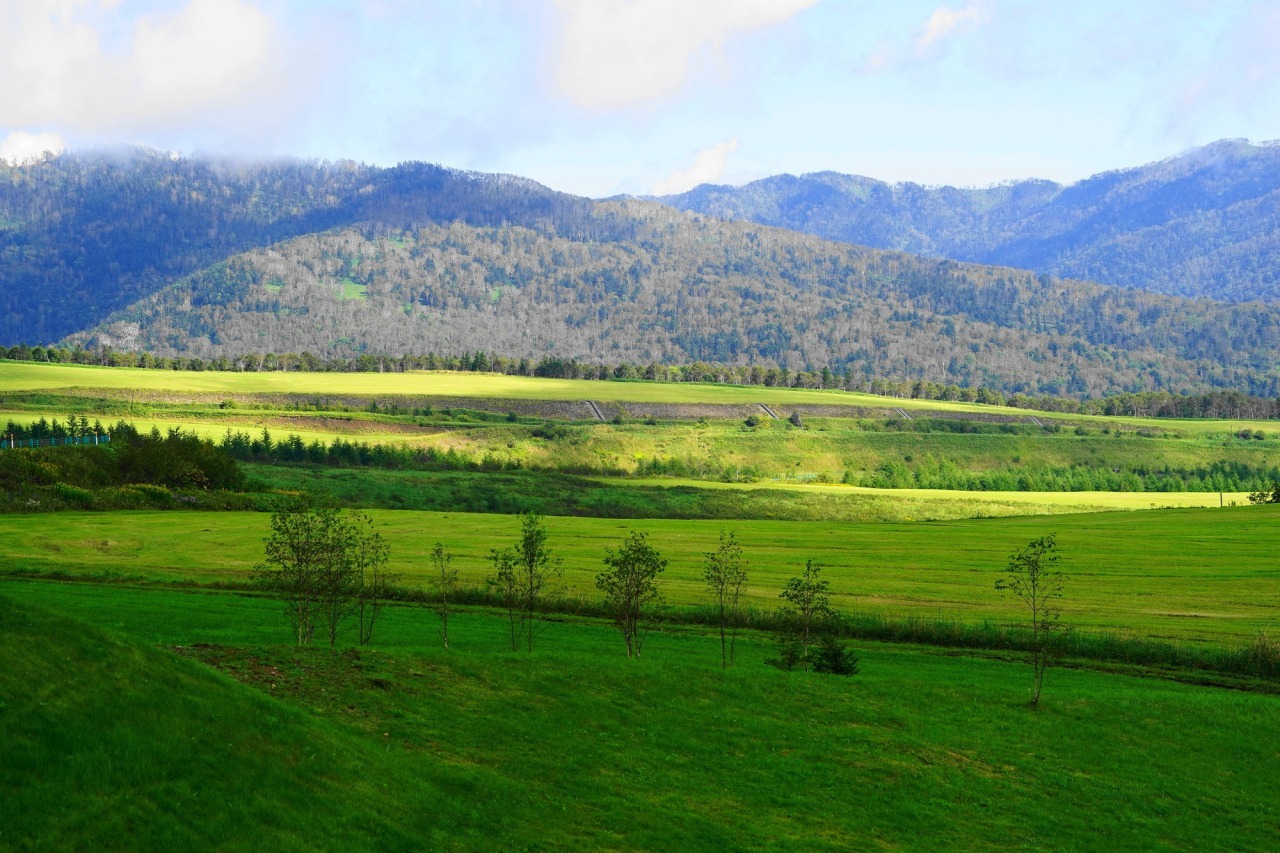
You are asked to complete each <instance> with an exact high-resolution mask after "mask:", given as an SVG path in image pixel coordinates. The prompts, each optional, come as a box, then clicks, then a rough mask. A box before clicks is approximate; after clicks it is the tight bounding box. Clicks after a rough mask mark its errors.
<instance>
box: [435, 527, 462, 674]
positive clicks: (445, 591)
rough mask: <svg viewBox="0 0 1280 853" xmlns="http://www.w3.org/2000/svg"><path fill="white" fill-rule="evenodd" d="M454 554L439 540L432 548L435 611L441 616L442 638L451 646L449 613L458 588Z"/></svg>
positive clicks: (446, 646) (446, 645) (447, 645)
mask: <svg viewBox="0 0 1280 853" xmlns="http://www.w3.org/2000/svg"><path fill="white" fill-rule="evenodd" d="M452 563H453V555H452V554H450V553H449V552H448V551H447V550H446V549H445V547H444V544H443V543H441V542H437V543H436V546H435V547H434V548H432V549H431V585H432V586H433V587H435V589H436V602H435V611H436V615H437V616H439V617H440V640H441V642H443V643H444V647H445V648H446V649H447V648H449V614H450V613H451V612H452V607H453V603H452V599H453V594H454V591H455V590H457V588H458V570H457V569H455V568H453V567H452Z"/></svg>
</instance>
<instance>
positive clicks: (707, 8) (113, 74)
mask: <svg viewBox="0 0 1280 853" xmlns="http://www.w3.org/2000/svg"><path fill="white" fill-rule="evenodd" d="M0 39H2V40H3V44H0V156H5V157H7V158H10V159H19V158H21V157H23V156H26V155H29V154H30V153H31V152H33V151H39V150H42V149H45V148H49V149H59V148H62V147H71V148H88V147H92V146H98V145H107V144H119V143H137V144H143V145H149V146H152V147H156V148H161V149H169V150H175V151H180V152H184V153H196V152H200V153H216V154H230V155H237V156H250V157H261V156H280V155H291V156H302V157H318V158H325V159H340V158H350V159H355V160H360V161H364V162H370V163H378V164H384V165H390V164H394V163H396V162H399V161H402V160H427V161H431V162H439V163H444V164H446V165H450V166H456V167H461V168H468V169H477V170H482V171H501V172H511V173H515V174H519V175H524V176H527V177H531V178H534V179H535V180H538V181H541V182H543V183H545V184H548V185H549V186H552V187H554V188H556V189H560V190H565V191H568V192H575V193H580V194H583V195H591V196H606V195H612V194H615V193H623V192H627V193H649V192H654V191H657V192H674V191H681V190H684V189H687V188H688V187H690V186H692V185H693V184H695V183H698V182H700V181H716V182H721V183H742V182H745V181H748V180H752V179H754V178H759V177H763V176H765V175H770V174H776V173H780V172H791V173H795V174H799V173H803V172H811V171H820V170H824V169H830V170H835V171H840V172H849V173H855V174H863V175H869V176H872V177H875V178H880V179H884V180H889V181H899V180H913V181H917V182H920V183H928V184H953V185H962V186H972V185H986V184H990V183H994V182H997V181H1001V180H1006V179H1015V178H1024V177H1045V178H1051V179H1054V180H1059V181H1071V180H1076V179H1079V178H1082V177H1085V176H1087V175H1090V174H1093V173H1096V172H1099V171H1104V170H1107V169H1113V168H1120V167H1125V166H1131V165H1137V164H1140V163H1146V162H1151V161H1154V160H1159V159H1163V158H1165V157H1168V156H1171V155H1173V154H1176V153H1178V152H1180V151H1183V150H1186V149H1187V148H1190V147H1194V146H1196V145H1201V144H1204V143H1207V142H1210V141H1213V140H1215V139H1220V138H1224V137H1244V138H1249V139H1252V140H1254V141H1263V140H1272V139H1277V138H1280V52H1277V51H1276V50H1275V49H1274V45H1276V44H1280V2H1230V0H1222V2H1206V0H1165V2H1160V3H1155V2H1150V3H1148V2H1128V3H1126V2H1119V1H1118V2H1110V3H1102V2H1087V0H1082V2H1075V3H1069V4H1068V3H1050V2H1020V1H1019V0H950V2H942V3H939V2H937V0H923V2H915V0H899V2H856V0H470V2H468V0H450V2H435V0H425V2H424V0H419V2H407V0H367V2H338V1H337V0H311V2H305V3H304V2H295V1H294V0H164V2H161V0H151V1H150V2H146V0H137V2H130V0H42V2H39V3H34V2H30V0H0Z"/></svg>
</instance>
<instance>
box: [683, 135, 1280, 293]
mask: <svg viewBox="0 0 1280 853" xmlns="http://www.w3.org/2000/svg"><path fill="white" fill-rule="evenodd" d="M660 200H661V201H663V202H664V203H666V204H670V205H672V206H673V207H677V208H680V209H682V210H689V211H694V212H698V213H703V214H707V215H710V216H717V217H722V218H726V219H744V220H748V221H751V222H756V223H760V224H763V225H773V226H778V227H781V228H790V229H793V230H796V231H803V232H805V233H808V234H813V235H816V236H819V237H823V238H826V239H828V240H840V241H843V242H847V243H856V244H858V245H864V246H875V247H877V248H882V249H897V250H901V251H905V252H912V253H915V254H920V255H925V256H928V257H941V258H954V259H957V260H965V261H972V262H975V263H987V264H1000V265H1004V266H1013V267H1020V268H1024V269H1030V270H1034V271H1036V272H1042V273H1049V274H1052V275H1058V276H1063V277H1068V278H1079V279H1087V280H1090V281H1099V282H1104V283H1107V284H1117V285H1122V286H1125V287H1131V288H1137V289H1141V290H1150V291H1154V292H1158V293H1169V294H1175V295H1181V296H1207V297H1210V298H1213V299H1222V300H1231V301H1247V300H1252V299H1262V300H1269V301H1276V300H1280V145H1277V144H1263V145H1251V144H1249V143H1247V142H1245V141H1243V140H1223V141H1221V142H1217V143H1214V144H1212V145H1208V146H1205V147H1203V148H1198V149H1195V150H1192V151H1189V152H1187V153H1185V154H1183V155H1181V156H1178V157H1173V158H1171V159H1169V160H1165V161H1163V162H1160V163H1153V164H1150V165H1147V166H1142V167H1139V168H1134V169H1125V170H1121V171H1114V172H1106V173H1103V174H1099V175H1095V176H1093V177H1091V178H1088V179H1086V180H1083V181H1080V182H1078V183H1074V184H1071V185H1069V186H1064V185H1061V184H1056V183H1053V182H1051V181H1043V180H1027V181H1015V182H1009V183H1005V184H1001V185H999V186H994V187H988V188H985V189H957V188H954V187H924V186H920V185H919V184H913V183H899V184H887V183H884V182H881V181H877V180H873V179H871V178H865V177H859V176H856V175H843V174H838V173H835V172H819V173H816V174H809V175H803V176H800V177H795V176H792V175H778V176H775V177H770V178H765V179H763V180H759V181H754V182H752V183H749V184H747V185H745V186H741V187H728V186H714V185H710V184H703V185H701V186H699V187H696V188H694V189H692V190H690V191H689V192H687V193H683V194H681V195H675V196H666V197H663V198H662V199H660Z"/></svg>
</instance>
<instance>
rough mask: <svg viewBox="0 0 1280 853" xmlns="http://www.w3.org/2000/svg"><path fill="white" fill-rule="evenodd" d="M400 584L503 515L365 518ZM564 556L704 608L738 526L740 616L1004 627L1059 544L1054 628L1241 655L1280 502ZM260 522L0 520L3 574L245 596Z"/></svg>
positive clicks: (671, 524) (758, 531)
mask: <svg viewBox="0 0 1280 853" xmlns="http://www.w3.org/2000/svg"><path fill="white" fill-rule="evenodd" d="M370 515H371V516H372V517H373V519H374V522H375V525H376V527H377V529H378V530H379V531H380V532H381V533H382V535H383V536H384V537H385V538H386V539H387V541H388V543H389V544H390V547H391V555H392V561H391V562H392V567H393V569H394V570H396V571H398V572H401V573H403V575H404V577H405V582H406V583H407V584H409V585H410V586H423V585H424V584H425V583H426V577H427V573H428V571H429V563H428V560H427V554H428V553H429V551H430V550H431V548H432V546H433V545H434V543H435V542H437V541H440V542H443V543H444V544H445V545H446V547H448V548H449V549H450V550H451V551H453V553H454V554H455V561H454V565H455V566H456V567H457V568H458V569H459V572H460V574H461V577H462V580H463V583H464V584H473V585H480V584H483V583H484V579H485V578H486V577H487V576H488V575H489V574H490V572H491V567H490V564H489V561H488V554H489V552H490V551H491V550H492V549H494V548H499V547H504V546H506V545H509V544H511V543H512V542H513V541H514V539H515V536H516V533H517V531H518V529H519V520H518V518H516V517H515V516H509V515H486V514H467V513H438V512H396V511H385V510H373V511H370ZM545 521H546V526H547V529H548V531H549V533H550V539H549V545H550V546H551V548H552V549H553V551H554V552H555V553H556V554H558V555H561V556H562V557H563V558H564V574H563V578H562V584H563V589H564V590H565V591H566V592H568V593H570V594H578V595H584V596H588V597H591V598H593V599H594V598H595V597H596V595H597V593H596V591H595V586H594V580H595V576H596V574H597V573H598V572H599V571H600V570H601V569H602V567H603V566H602V563H601V558H602V557H603V555H604V551H605V548H606V547H617V545H618V544H619V543H620V542H621V540H622V539H623V538H624V537H625V536H626V535H627V532H628V531H630V530H642V531H645V532H647V533H648V534H649V537H650V540H651V542H652V543H653V545H654V546H655V547H656V548H657V549H658V550H659V551H660V552H661V553H662V555H663V556H664V557H665V558H666V559H667V560H668V561H669V565H668V568H667V570H666V572H665V574H664V575H663V578H662V585H663V590H664V592H665V594H666V597H667V599H668V601H669V602H671V603H673V604H677V605H679V604H690V603H699V602H704V601H705V600H706V599H705V594H704V590H703V584H702V580H701V577H702V565H703V555H704V554H705V553H706V552H708V551H711V550H713V549H714V548H715V546H716V543H717V541H718V538H719V535H720V533H721V531H734V532H735V533H736V535H737V537H738V539H739V541H740V542H741V543H742V546H743V549H744V551H745V553H746V556H747V558H748V559H749V560H750V569H749V574H750V584H749V587H748V589H747V598H748V601H749V603H751V604H753V605H757V606H763V607H773V606H776V604H777V601H778V598H777V596H778V592H779V591H780V590H781V589H782V586H783V584H784V583H785V582H786V580H787V578H789V577H792V576H795V575H798V574H799V573H800V571H801V570H802V568H803V566H804V563H805V560H807V559H810V558H812V559H814V560H817V561H818V562H820V563H822V564H824V565H825V566H826V568H825V569H824V576H825V577H827V578H829V579H830V581H831V586H832V591H833V593H834V597H833V600H834V602H835V604H836V605H837V606H838V607H840V608H841V609H844V610H847V611H857V612H862V613H880V614H885V615H890V616H921V617H926V618H943V619H956V620H961V621H978V620H981V619H994V620H998V621H1002V622H1016V621H1020V620H1021V619H1022V618H1023V614H1022V613H1021V611H1020V610H1019V609H1018V608H1017V607H1016V606H1015V605H1014V603H1013V602H1011V601H1008V600H1006V599H1003V598H1002V597H1001V596H1000V595H999V594H997V593H996V591H995V589H994V584H995V580H996V578H997V577H998V576H999V575H1000V573H1001V572H1002V571H1003V569H1004V567H1005V565H1006V562H1007V560H1008V557H1009V555H1010V554H1011V553H1012V552H1013V551H1015V550H1016V549H1018V548H1021V547H1022V546H1024V545H1026V543H1027V542H1029V541H1030V540H1032V539H1035V538H1038V537H1040V536H1042V535H1045V534H1046V533H1056V534H1057V537H1058V543H1059V550H1060V551H1061V554H1062V563H1061V568H1062V569H1063V571H1065V572H1066V573H1067V574H1068V575H1069V576H1070V581H1069V584H1068V587H1067V592H1066V595H1065V597H1064V599H1063V602H1062V603H1063V611H1064V619H1065V621H1066V622H1067V623H1068V624H1070V625H1073V626H1075V627H1077V628H1080V629H1089V630H1108V631H1119V632H1124V633H1133V634H1136V635H1139V636H1144V637H1152V638H1159V639H1173V640H1178V641H1197V642H1211V643H1218V644H1226V645H1231V646H1240V645H1243V644H1244V643H1245V642H1247V641H1248V639H1249V638H1250V637H1252V635H1253V634H1254V633H1255V632H1256V631H1258V630H1259V629H1264V628H1266V629H1271V630H1273V631H1274V630H1275V628H1276V624H1277V615H1278V614H1280V565H1277V563H1276V560H1275V555H1276V554H1280V524H1277V521H1280V507H1270V506H1264V507H1227V508H1225V509H1182V510H1153V511H1143V512H1132V513H1098V514H1093V515H1074V516H1066V515H1064V516H1055V517H1052V518H1042V517H1030V518H1026V517H1024V518H1004V519H977V520H961V521H947V522H915V523H840V522H776V521H675V520H665V519H644V520H616V519H601V518H547V519H546V520H545ZM269 522H270V517H269V516H268V515H266V514H259V513H229V512H228V513H200V512H174V511H170V512H115V513H71V512H66V513H50V514H43V515H6V516H0V572H7V573H13V572H27V573H30V572H36V573H50V572H63V573H67V574H70V575H72V576H74V575H85V576H95V575H97V576H107V577H116V578H120V577H125V578H136V579H138V580H158V581H165V582H195V583H200V584H210V583H218V582H225V583H233V584H244V583H245V582H246V581H247V579H248V574H249V571H250V570H251V569H252V567H253V566H254V564H255V563H257V562H259V561H260V560H261V559H262V541H263V538H264V537H265V535H266V533H267V529H268V525H269Z"/></svg>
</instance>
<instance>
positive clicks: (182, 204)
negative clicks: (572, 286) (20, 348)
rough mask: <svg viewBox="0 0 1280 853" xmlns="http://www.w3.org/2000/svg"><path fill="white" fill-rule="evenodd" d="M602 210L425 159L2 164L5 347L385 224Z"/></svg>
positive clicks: (135, 158) (0, 299) (50, 336)
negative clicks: (217, 271) (227, 270)
mask: <svg viewBox="0 0 1280 853" xmlns="http://www.w3.org/2000/svg"><path fill="white" fill-rule="evenodd" d="M589 207H590V202H588V201H587V200H586V199H579V198H575V197H573V196H568V195H564V194H562V193H556V192H553V191H551V190H549V189H547V188H546V187H542V186H540V185H538V184H535V183H534V182H532V181H526V180H523V179H520V178H512V177H509V176H503V175H477V174H472V173H466V172H459V171H456V170H451V169H445V168H441V167H439V166H430V165H426V164H422V163H409V164H405V165H402V166H398V167H396V168H393V169H379V168H374V167H370V166H363V165H359V164H356V163H351V162H338V163H325V162H307V161H280V162H276V163H256V164H246V163H234V162H226V161H215V160H206V159H200V158H179V157H171V156H170V155H168V154H166V153H163V152H156V151H148V150H143V149H128V150H123V151H118V152H112V153H104V152H94V153H87V154H64V155H60V156H58V157H55V158H52V159H48V160H45V161H44V162H41V163H36V164H32V165H26V166H16V167H15V166H8V165H5V164H4V162H3V161H0V343H6V344H16V343H43V342H49V341H53V340H56V339H58V338H61V337H64V336H65V335H69V334H71V333H73V332H76V331H80V330H82V329H86V328H88V327H90V326H92V325H94V324H95V323H98V322H101V321H102V320H103V319H104V318H105V317H106V316H107V315H108V314H109V313H110V312H111V311H114V310H116V309H119V308H122V307H124V306H127V305H129V304H131V303H133V302H135V301H137V300H138V299H141V298H143V297H146V296H148V295H150V294H152V293H154V292H156V291H157V290H159V289H160V288H162V287H164V286H166V285H168V284H171V283H172V282H173V281H174V280H176V279H177V278H180V277H181V276H184V275H187V274H189V273H193V272H196V271H197V270H200V269H202V268H204V267H207V266H209V265H210V264H213V263H216V262H218V261H220V260H222V259H224V258H226V257H227V256H229V255H232V254H235V253H238V252H242V251H245V250H247V249H251V248H254V247H259V246H267V245H270V244H272V243H274V242H276V241H279V240H284V239H288V238H290V237H294V236H297V235H300V234H307V233H311V232H315V231H321V230H325V229H330V228H335V227H339V226H343V225H350V224H352V223H356V222H366V221H373V222H379V223H385V224H388V225H395V226H400V227H415V226H417V225H423V224H427V223H430V222H451V221H454V220H459V221H463V222H469V223H473V224H477V225H487V224H497V223H501V222H520V223H526V224H528V223H540V222H551V221H554V222H557V223H561V224H562V225H563V224H565V223H572V222H574V221H575V220H576V219H580V218H581V217H582V216H583V215H584V214H585V212H586V211H587V210H588V209H589Z"/></svg>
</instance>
